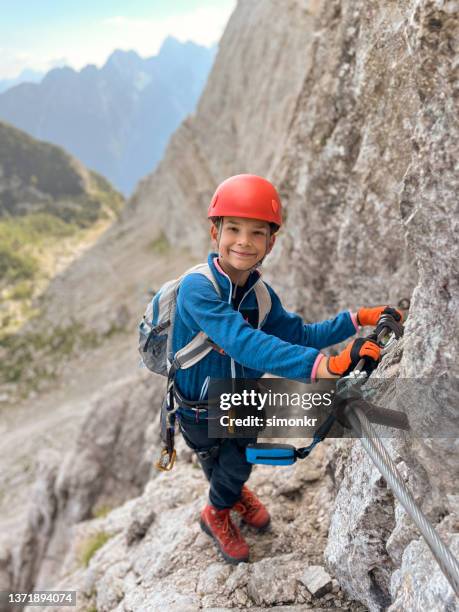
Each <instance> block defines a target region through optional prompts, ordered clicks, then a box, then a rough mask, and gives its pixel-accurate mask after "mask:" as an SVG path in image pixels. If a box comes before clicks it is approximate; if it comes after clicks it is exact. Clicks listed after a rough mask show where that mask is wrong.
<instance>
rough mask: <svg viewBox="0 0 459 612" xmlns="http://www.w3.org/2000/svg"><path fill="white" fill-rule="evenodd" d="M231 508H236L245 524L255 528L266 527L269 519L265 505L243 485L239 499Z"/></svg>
mask: <svg viewBox="0 0 459 612" xmlns="http://www.w3.org/2000/svg"><path fill="white" fill-rule="evenodd" d="M232 510H236V512H238V513H239V514H240V515H241V517H242V520H243V521H244V522H245V523H247V525H250V526H251V527H256V528H257V529H266V527H267V526H268V525H269V523H270V521H271V517H270V516H269V512H268V511H267V510H266V508H265V506H264V505H263V504H262V503H261V501H260V500H259V499H258V497H257V496H256V495H255V493H254V492H253V491H251V490H250V489H248V488H247V487H246V486H245V485H244V486H243V487H242V492H241V499H240V500H239V501H238V502H236V503H235V504H234V506H233V507H232Z"/></svg>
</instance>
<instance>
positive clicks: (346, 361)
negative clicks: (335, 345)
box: [327, 338, 381, 376]
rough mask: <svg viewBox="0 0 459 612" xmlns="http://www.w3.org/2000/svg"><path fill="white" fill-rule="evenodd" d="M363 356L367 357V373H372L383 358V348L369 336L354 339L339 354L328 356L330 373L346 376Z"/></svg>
mask: <svg viewBox="0 0 459 612" xmlns="http://www.w3.org/2000/svg"><path fill="white" fill-rule="evenodd" d="M362 357H366V359H365V368H364V369H365V371H366V372H367V374H370V373H371V372H372V371H373V370H374V369H375V368H376V367H377V365H378V363H379V361H380V360H381V349H380V347H379V346H378V345H377V344H376V342H374V340H371V339H369V338H357V340H353V341H352V342H350V343H349V344H348V345H347V346H346V348H345V349H344V350H342V351H341V353H340V354H339V355H335V356H333V357H328V359H327V369H328V371H329V372H330V374H334V375H337V376H346V375H347V374H349V372H351V370H353V369H354V368H355V366H356V365H357V364H358V363H359V361H360V360H361V359H362Z"/></svg>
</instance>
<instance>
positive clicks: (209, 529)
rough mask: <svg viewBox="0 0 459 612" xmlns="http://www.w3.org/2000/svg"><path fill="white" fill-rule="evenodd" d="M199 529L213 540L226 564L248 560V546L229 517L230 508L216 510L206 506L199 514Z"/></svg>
mask: <svg viewBox="0 0 459 612" xmlns="http://www.w3.org/2000/svg"><path fill="white" fill-rule="evenodd" d="M201 529H202V530H203V531H205V532H206V533H207V534H208V535H210V536H211V537H212V538H214V540H215V542H216V544H217V546H218V548H219V549H220V552H221V553H222V555H223V557H224V559H225V560H226V561H228V563H241V561H247V560H248V558H249V546H248V544H247V542H246V541H245V540H244V538H243V537H242V535H241V533H240V531H239V529H238V528H237V527H236V525H235V524H234V523H233V521H232V520H231V517H230V508H225V509H224V510H217V508H214V506H211V505H210V504H208V505H207V506H206V507H205V508H204V510H203V511H202V512H201Z"/></svg>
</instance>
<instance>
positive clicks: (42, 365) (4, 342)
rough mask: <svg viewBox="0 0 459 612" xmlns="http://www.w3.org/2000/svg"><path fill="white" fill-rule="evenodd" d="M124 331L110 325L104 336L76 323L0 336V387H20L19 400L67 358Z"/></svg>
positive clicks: (50, 377)
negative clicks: (5, 385)
mask: <svg viewBox="0 0 459 612" xmlns="http://www.w3.org/2000/svg"><path fill="white" fill-rule="evenodd" d="M125 331H126V330H125V328H124V327H122V326H120V325H118V324H117V323H116V322H113V323H112V324H111V326H110V327H109V328H108V329H107V330H106V331H104V332H96V331H95V330H92V329H87V328H85V327H84V325H83V324H82V323H80V322H78V321H71V322H70V324H69V325H68V326H66V327H59V326H58V327H55V328H54V329H49V330H48V329H47V330H46V331H40V330H39V327H38V323H37V331H34V332H29V333H27V334H14V333H13V334H7V333H5V334H3V335H0V385H1V384H17V385H20V388H19V389H18V392H19V394H20V395H22V396H23V397H24V396H26V395H27V394H28V393H29V392H30V391H31V390H35V389H39V388H42V387H43V386H44V385H45V384H46V381H49V380H51V379H53V378H54V376H55V374H56V371H57V369H58V367H59V366H60V365H62V363H64V362H65V360H66V359H67V358H69V357H70V356H72V355H74V354H76V353H78V352H82V351H85V350H88V349H92V348H95V347H97V346H100V345H101V344H102V343H103V342H104V341H105V340H107V339H108V338H111V337H112V336H113V335H115V334H117V333H123V332H125Z"/></svg>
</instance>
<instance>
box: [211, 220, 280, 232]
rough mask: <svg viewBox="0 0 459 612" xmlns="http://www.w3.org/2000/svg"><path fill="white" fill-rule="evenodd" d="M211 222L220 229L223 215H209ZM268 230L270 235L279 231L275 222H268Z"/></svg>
mask: <svg viewBox="0 0 459 612" xmlns="http://www.w3.org/2000/svg"><path fill="white" fill-rule="evenodd" d="M209 218H210V220H211V221H212V223H213V224H214V225H215V226H216V227H217V229H218V230H220V227H221V224H222V223H223V217H209ZM268 225H269V230H270V232H271V236H272V235H273V234H275V233H276V232H278V231H279V226H278V225H277V223H269V224H268Z"/></svg>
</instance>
